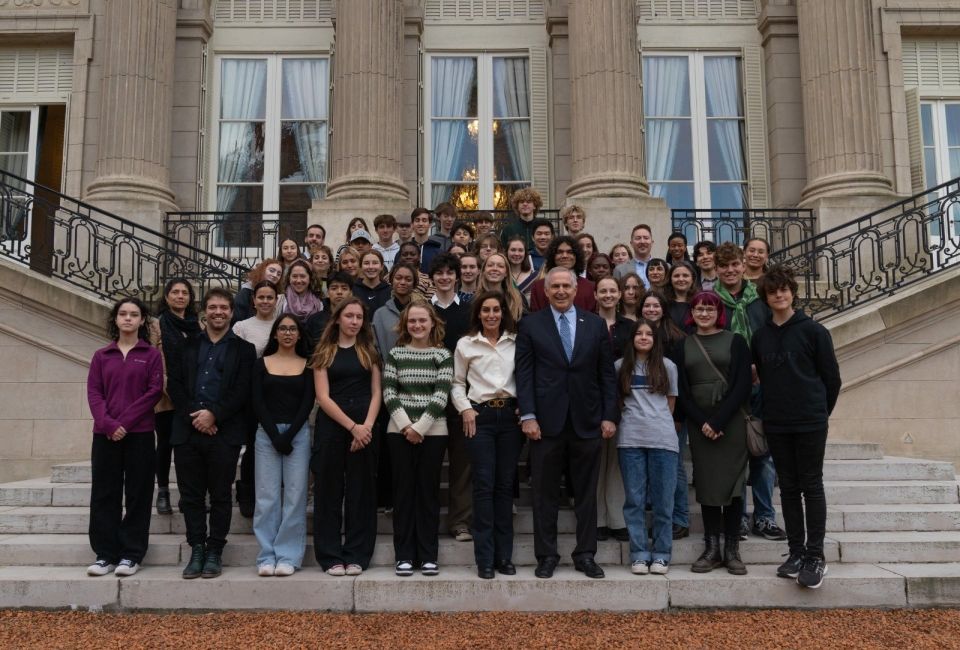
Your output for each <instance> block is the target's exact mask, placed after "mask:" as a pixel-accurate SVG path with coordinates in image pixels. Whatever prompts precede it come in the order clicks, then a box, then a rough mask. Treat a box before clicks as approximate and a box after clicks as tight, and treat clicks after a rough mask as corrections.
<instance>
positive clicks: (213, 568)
mask: <svg viewBox="0 0 960 650" xmlns="http://www.w3.org/2000/svg"><path fill="white" fill-rule="evenodd" d="M222 553H223V551H219V550H212V549H208V550H207V557H206V558H204V560H203V571H201V573H200V577H202V578H216V577H217V576H219V575H220V574H221V573H223V555H222Z"/></svg>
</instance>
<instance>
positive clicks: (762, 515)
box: [740, 453, 777, 523]
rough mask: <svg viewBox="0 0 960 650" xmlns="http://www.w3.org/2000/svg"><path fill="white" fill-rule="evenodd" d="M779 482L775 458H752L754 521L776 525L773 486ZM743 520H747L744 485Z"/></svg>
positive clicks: (742, 495)
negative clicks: (774, 462) (774, 463)
mask: <svg viewBox="0 0 960 650" xmlns="http://www.w3.org/2000/svg"><path fill="white" fill-rule="evenodd" d="M776 481H777V470H776V469H775V468H774V466H773V457H772V456H771V455H770V454H769V453H768V454H767V455H766V456H750V480H749V481H748V483H750V489H751V491H752V492H753V520H754V521H760V520H763V521H768V522H770V523H775V522H776V520H777V513H776V512H774V510H773V484H774V483H775V482H776ZM740 496H741V497H742V498H743V512H742V513H741V515H742V518H743V519H746V518H747V486H746V484H744V486H743V492H742V493H741V495H740Z"/></svg>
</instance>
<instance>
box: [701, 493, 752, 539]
mask: <svg viewBox="0 0 960 650" xmlns="http://www.w3.org/2000/svg"><path fill="white" fill-rule="evenodd" d="M742 511H743V499H741V498H740V497H734V498H733V499H732V500H731V501H730V505H726V506H704V505H701V506H700V516H701V517H702V518H703V532H704V535H717V536H719V535H723V536H724V537H726V538H727V539H736V540H739V539H740V513H741V512H742Z"/></svg>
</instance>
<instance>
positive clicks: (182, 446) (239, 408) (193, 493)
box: [167, 289, 257, 578]
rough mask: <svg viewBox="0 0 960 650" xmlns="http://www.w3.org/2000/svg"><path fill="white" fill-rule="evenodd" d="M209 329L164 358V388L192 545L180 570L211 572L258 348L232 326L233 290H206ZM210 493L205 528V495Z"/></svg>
mask: <svg viewBox="0 0 960 650" xmlns="http://www.w3.org/2000/svg"><path fill="white" fill-rule="evenodd" d="M203 311H204V314H205V316H206V330H205V331H204V332H202V333H201V334H200V336H198V337H195V338H193V339H187V340H185V341H184V343H183V344H182V345H180V346H179V348H178V349H177V350H175V351H174V353H173V354H170V355H169V360H168V366H167V393H168V394H169V395H170V399H171V400H173V406H174V409H175V412H176V414H175V416H174V419H173V427H172V431H171V434H170V444H171V445H172V446H173V448H174V463H175V464H176V468H177V485H178V487H179V488H180V511H181V512H183V518H184V521H185V523H186V526H187V543H188V544H190V547H191V549H192V553H191V557H190V562H189V563H188V564H187V566H186V568H185V569H184V570H183V577H184V578H196V577H199V576H203V577H204V578H215V577H217V576H218V575H220V572H221V569H222V556H223V547H224V545H226V543H227V532H228V531H229V530H230V517H231V514H232V512H233V510H232V499H231V490H230V488H231V486H232V485H233V479H234V478H235V477H236V474H237V459H238V458H239V455H240V447H241V446H242V445H243V443H244V440H245V438H246V428H247V422H246V413H247V408H246V406H247V402H248V401H249V399H250V377H251V372H252V369H253V363H254V361H255V360H256V358H257V353H256V350H255V348H254V347H253V345H252V344H251V343H247V342H246V341H244V340H243V339H241V338H240V337H238V336H237V335H235V334H234V333H233V332H232V331H231V330H230V319H231V317H232V316H233V295H232V294H231V293H230V292H229V291H226V290H225V289H211V290H210V291H208V292H207V294H206V295H205V296H204V297H203ZM208 493H209V495H210V526H209V534H208V532H207V512H206V497H207V494H208Z"/></svg>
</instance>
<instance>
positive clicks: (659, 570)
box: [650, 560, 670, 576]
mask: <svg viewBox="0 0 960 650" xmlns="http://www.w3.org/2000/svg"><path fill="white" fill-rule="evenodd" d="M669 570H670V565H669V564H668V563H667V562H666V560H654V561H653V563H652V564H651V565H650V573H652V574H654V575H658V576H665V575H667V571H669Z"/></svg>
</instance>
